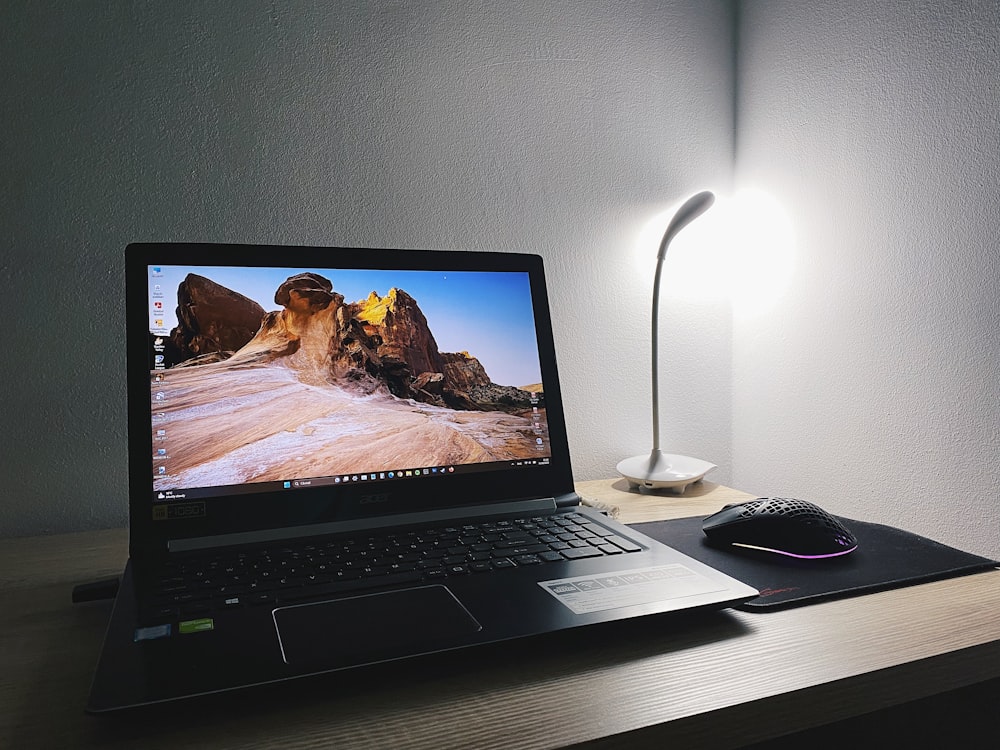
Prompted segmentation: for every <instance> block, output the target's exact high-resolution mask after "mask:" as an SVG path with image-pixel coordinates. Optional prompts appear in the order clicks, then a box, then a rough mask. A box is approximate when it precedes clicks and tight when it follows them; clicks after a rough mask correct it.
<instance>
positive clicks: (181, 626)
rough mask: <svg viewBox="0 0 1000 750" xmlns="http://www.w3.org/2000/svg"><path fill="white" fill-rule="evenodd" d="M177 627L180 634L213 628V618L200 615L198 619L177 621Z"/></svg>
mask: <svg viewBox="0 0 1000 750" xmlns="http://www.w3.org/2000/svg"><path fill="white" fill-rule="evenodd" d="M177 629H178V630H179V631H180V633H181V635H184V634H186V633H200V632H201V631H203V630H215V620H213V619H212V618H211V617H202V618H201V619H200V620H185V621H184V622H181V623H178V625H177Z"/></svg>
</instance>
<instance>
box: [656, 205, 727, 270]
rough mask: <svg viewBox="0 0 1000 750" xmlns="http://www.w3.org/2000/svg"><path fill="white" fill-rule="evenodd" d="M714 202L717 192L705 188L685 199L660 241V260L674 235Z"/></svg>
mask: <svg viewBox="0 0 1000 750" xmlns="http://www.w3.org/2000/svg"><path fill="white" fill-rule="evenodd" d="M713 203H715V194H714V193H712V191H710V190H703V191H701V192H700V193H696V194H695V195H692V196H691V197H690V198H688V199H687V200H686V201H684V205H683V206H681V207H680V208H678V209H677V213H675V214H674V218H672V219H671V220H670V224H668V225H667V231H665V232H664V233H663V239H662V240H661V241H660V251H659V253H657V255H656V257H657V259H658V260H663V258H664V256H666V254H667V245H669V244H670V241H671V240H672V239H673V238H674V235H676V234H677V233H678V232H679V231H681V230H682V229H683V228H684V227H686V226H687V225H688V224H690V223H691V222H692V221H694V220H695V219H697V218H698V217H699V216H701V215H702V214H703V213H705V212H706V211H707V210H708V209H709V207H710V206H711V205H712V204H713Z"/></svg>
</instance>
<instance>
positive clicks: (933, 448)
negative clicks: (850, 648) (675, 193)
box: [733, 0, 1000, 557]
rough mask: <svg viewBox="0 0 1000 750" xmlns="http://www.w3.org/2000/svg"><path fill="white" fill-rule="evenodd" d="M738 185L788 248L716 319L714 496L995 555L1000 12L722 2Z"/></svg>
mask: <svg viewBox="0 0 1000 750" xmlns="http://www.w3.org/2000/svg"><path fill="white" fill-rule="evenodd" d="M739 39H740V55H739V76H738V81H739V83H738V91H739V104H738V124H739V127H738V145H737V152H738V156H737V164H738V166H737V175H736V177H737V181H738V182H739V183H740V184H744V185H749V184H753V185H756V186H758V187H760V188H763V189H767V190H769V191H770V192H772V193H773V194H774V195H775V197H777V198H778V199H779V200H780V201H781V202H782V203H783V204H784V206H785V207H786V209H787V210H788V212H789V214H790V215H791V217H792V218H793V222H794V225H795V230H796V233H797V237H798V242H797V247H796V252H797V259H796V264H795V271H794V275H793V278H792V286H791V287H790V288H789V289H788V290H787V292H785V294H784V295H783V296H781V297H780V298H778V299H776V304H775V305H774V307H773V308H772V309H771V310H770V311H769V312H768V313H767V314H758V315H756V316H737V317H736V319H735V322H734V331H733V337H734V357H733V394H734V395H733V450H734V464H733V466H734V469H733V483H734V484H735V485H736V486H738V487H741V488H746V489H748V490H749V491H753V492H758V493H771V494H790V495H797V496H800V497H805V498H808V499H813V500H815V501H817V502H820V503H821V504H823V505H825V506H827V507H828V508H829V509H830V510H832V511H834V512H838V513H842V514H845V515H848V516H852V517H855V518H864V519H871V520H877V521H882V522H888V523H892V524H895V525H900V526H903V527H905V528H908V529H911V530H914V531H917V532H920V533H923V534H926V535H929V536H932V537H935V538H937V539H939V540H941V541H944V542H947V543H950V544H953V545H956V546H959V547H962V548H965V549H968V550H970V551H974V552H979V553H981V554H986V555H990V556H993V557H997V556H1000V497H998V490H1000V41H998V40H1000V5H998V4H997V3H996V2H995V0H980V1H979V2H970V1H969V0H949V1H948V2H926V1H922V2H883V1H879V0H869V1H867V2H837V3H802V2H799V1H798V0H755V2H750V3H743V4H742V19H741V24H740V29H739Z"/></svg>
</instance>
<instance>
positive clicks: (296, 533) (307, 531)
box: [167, 495, 580, 552]
mask: <svg viewBox="0 0 1000 750" xmlns="http://www.w3.org/2000/svg"><path fill="white" fill-rule="evenodd" d="M574 497H575V495H574ZM576 499H577V502H576V503H574V505H576V504H579V499H580V498H579V497H577V498H576ZM557 500H558V498H551V497H545V498H539V499H537V500H521V501H517V502H507V503H498V504H495V505H480V506H478V507H468V506H465V507H463V508H461V509H460V510H458V509H451V510H437V511H422V512H420V513H404V514H399V515H391V516H382V517H379V518H364V519H358V520H355V521H335V522H331V523H318V524H313V525H310V526H293V527H287V528H278V529H262V530H260V531H246V532H238V533H233V534H221V535H217V536H209V537H192V538H188V539H171V540H170V541H168V542H167V549H168V551H169V552H193V551H196V550H202V549H211V548H212V547H227V546H231V545H236V544H257V543H260V542H274V541H278V540H284V539H301V538H303V537H310V536H324V535H327V534H343V533H351V532H357V531H368V530H370V529H371V530H374V529H386V528H392V527H394V526H406V525H416V524H426V523H443V522H447V521H450V520H452V519H456V518H459V519H460V518H476V517H485V516H493V515H506V514H510V513H517V514H521V513H528V514H531V513H545V512H546V511H552V510H554V509H555V508H557V507H559V506H558V504H557Z"/></svg>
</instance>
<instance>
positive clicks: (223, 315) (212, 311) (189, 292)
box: [168, 273, 264, 362]
mask: <svg viewBox="0 0 1000 750" xmlns="http://www.w3.org/2000/svg"><path fill="white" fill-rule="evenodd" d="M263 317H264V309H263V308H262V307H261V306H260V305H258V304H257V303H256V302H254V301H253V300H251V299H248V298H247V297H244V296H243V295H242V294H239V293H238V292H234V291H232V290H230V289H227V288H226V287H224V286H221V285H220V284H216V283H215V282H214V281H212V280H211V279H206V278H205V277H204V276H199V275H197V274H193V273H191V274H188V275H187V278H185V279H184V281H182V282H181V283H180V285H179V286H178V287H177V327H176V328H174V330H173V331H171V333H170V339H169V344H170V346H169V349H168V351H169V353H170V356H169V360H170V361H192V360H194V359H195V358H197V361H199V362H207V361H211V360H213V359H215V360H218V359H220V358H224V357H225V356H227V354H228V353H229V352H233V351H235V350H236V349H239V348H240V347H241V346H243V345H244V344H245V343H246V342H247V341H249V340H250V339H251V338H253V336H254V334H255V333H256V332H257V329H258V328H260V321H261V318H263Z"/></svg>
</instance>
